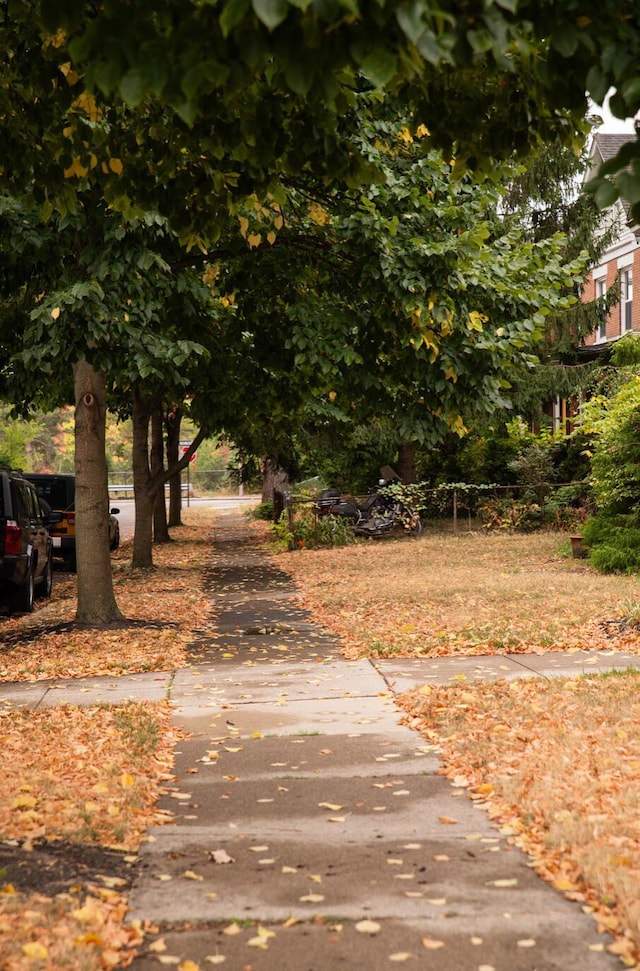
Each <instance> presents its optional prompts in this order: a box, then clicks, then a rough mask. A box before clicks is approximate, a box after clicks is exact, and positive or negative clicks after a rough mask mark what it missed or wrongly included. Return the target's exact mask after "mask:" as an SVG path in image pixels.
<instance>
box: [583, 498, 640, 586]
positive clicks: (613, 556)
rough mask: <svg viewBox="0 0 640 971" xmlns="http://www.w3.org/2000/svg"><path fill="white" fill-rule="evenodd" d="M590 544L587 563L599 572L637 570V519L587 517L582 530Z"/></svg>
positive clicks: (639, 534) (639, 559)
mask: <svg viewBox="0 0 640 971" xmlns="http://www.w3.org/2000/svg"><path fill="white" fill-rule="evenodd" d="M582 538H583V540H584V542H585V543H586V544H587V546H588V547H590V550H589V562H590V563H591V564H592V565H593V566H594V567H595V568H596V570H599V571H600V572H601V573H640V518H639V517H638V515H637V514H635V513H629V514H627V515H617V516H615V515H606V514H604V513H601V514H598V515H596V516H591V517H590V518H589V519H588V520H587V521H586V523H585V524H584V527H583V529H582Z"/></svg>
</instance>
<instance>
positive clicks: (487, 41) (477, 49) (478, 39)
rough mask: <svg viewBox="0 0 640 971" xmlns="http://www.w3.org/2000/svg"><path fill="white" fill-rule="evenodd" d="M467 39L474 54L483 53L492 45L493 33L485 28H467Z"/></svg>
mask: <svg viewBox="0 0 640 971" xmlns="http://www.w3.org/2000/svg"><path fill="white" fill-rule="evenodd" d="M467 40H468V41H469V44H470V46H471V49H472V50H473V52H474V53H475V54H484V53H486V52H487V51H490V50H491V48H492V47H493V35H492V33H491V31H489V30H487V29H486V28H481V29H480V30H468V31H467Z"/></svg>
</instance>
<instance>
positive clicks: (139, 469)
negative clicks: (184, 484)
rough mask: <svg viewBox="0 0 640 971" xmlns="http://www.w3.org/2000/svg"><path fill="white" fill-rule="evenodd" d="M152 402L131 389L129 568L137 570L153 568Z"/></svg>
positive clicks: (137, 390) (135, 389)
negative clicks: (132, 515) (132, 511)
mask: <svg viewBox="0 0 640 971" xmlns="http://www.w3.org/2000/svg"><path fill="white" fill-rule="evenodd" d="M151 411H152V408H151V401H150V399H149V398H148V397H146V396H145V395H144V394H143V392H142V391H141V390H140V388H138V387H135V388H134V389H133V413H132V425H133V449H132V466H133V495H134V499H135V504H136V513H135V531H134V534H133V558H132V561H131V565H132V566H133V567H135V568H137V569H150V568H151V567H152V566H153V550H152V535H153V494H152V490H151V470H150V468H149V420H150V418H151Z"/></svg>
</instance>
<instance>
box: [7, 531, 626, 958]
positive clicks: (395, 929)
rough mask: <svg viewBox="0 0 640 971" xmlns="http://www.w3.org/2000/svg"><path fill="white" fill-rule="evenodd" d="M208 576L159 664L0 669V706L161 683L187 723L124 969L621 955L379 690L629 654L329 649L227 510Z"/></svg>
mask: <svg viewBox="0 0 640 971" xmlns="http://www.w3.org/2000/svg"><path fill="white" fill-rule="evenodd" d="M207 583H208V584H209V587H210V589H211V595H212V605H213V610H214V616H215V620H213V621H211V622H210V625H209V629H206V630H203V632H202V636H201V638H200V639H199V641H198V642H197V643H195V644H194V645H193V646H192V651H191V663H190V665H189V667H187V668H185V669H182V670H180V671H178V672H175V673H174V674H173V675H171V674H166V675H163V674H159V675H158V674H150V675H136V676H131V677H127V678H92V679H87V680H86V681H82V682H80V681H69V682H61V683H55V684H28V685H5V686H0V704H2V703H4V704H10V705H13V706H22V705H26V706H28V707H43V706H49V705H53V704H60V703H62V702H71V703H73V704H90V703H94V702H95V701H98V700H99V701H107V702H114V703H115V702H117V701H120V700H122V699H124V698H140V697H145V698H163V697H167V696H168V697H170V698H171V700H172V701H173V703H174V704H175V706H176V721H177V722H178V723H179V724H180V725H182V726H183V727H184V728H185V729H186V730H187V731H188V732H189V733H190V734H189V737H188V738H186V739H185V740H184V741H183V742H182V743H181V744H180V746H179V751H178V752H177V755H176V767H175V781H174V782H173V783H172V784H171V785H170V787H169V790H168V791H167V794H166V796H165V797H164V798H163V801H162V808H164V809H168V810H171V811H172V812H173V814H174V820H173V822H172V824H171V825H168V826H163V827H157V828H154V829H153V830H152V831H150V832H149V834H148V842H146V843H145V844H144V846H143V849H142V851H141V857H142V867H141V870H140V873H139V876H138V879H137V881H136V884H135V885H134V888H133V890H132V893H131V895H130V917H131V918H139V919H144V920H151V921H154V922H156V923H157V924H158V926H159V931H158V935H157V937H160V938H162V939H163V941H164V945H165V946H166V950H163V951H155V950H153V946H154V938H153V937H150V938H149V939H148V943H149V944H150V945H151V947H150V948H149V949H148V950H147V951H146V952H145V953H144V954H143V955H142V956H141V957H139V958H138V959H136V961H135V962H134V964H133V966H132V967H133V969H134V971H157V969H158V968H160V967H162V966H163V965H167V964H172V963H173V965H174V966H176V967H180V964H181V963H184V965H185V968H189V969H190V971H193V965H195V966H196V967H197V968H200V969H201V971H204V968H206V967H209V966H211V965H216V964H221V965H222V964H224V967H226V968H229V969H230V971H231V969H233V971H241V969H242V971H270V969H275V968H279V969H285V971H333V969H335V968H344V969H354V971H355V969H358V971H359V969H363V971H364V969H367V971H369V969H373V971H376V969H379V968H380V969H382V968H388V967H391V966H395V965H396V964H400V963H401V964H404V965H406V966H408V967H416V968H424V969H429V971H478V969H481V971H491V969H494V971H534V969H535V971H555V969H558V971H560V969H562V971H574V969H575V971H607V969H611V971H613V969H616V968H619V967H620V964H619V963H618V962H617V960H616V959H615V958H614V957H612V956H611V955H609V954H607V953H606V952H604V951H603V950H598V948H601V947H603V946H606V944H607V943H609V939H608V938H607V937H604V936H602V935H598V934H597V932H596V927H595V923H594V922H593V921H592V920H591V919H590V918H589V917H588V916H587V915H585V914H584V913H583V912H582V911H581V908H580V906H579V905H577V904H574V903H571V902H569V901H567V900H565V899H564V898H563V897H562V896H561V895H560V894H558V893H557V892H555V891H554V890H553V889H552V888H551V887H550V886H549V885H548V884H546V883H544V882H543V881H541V880H539V879H538V878H537V877H536V875H535V873H534V872H533V871H532V869H531V868H530V866H529V863H528V860H527V858H526V857H525V856H524V855H523V854H522V853H521V852H520V851H518V850H517V849H515V848H514V847H512V846H510V845H509V843H508V841H507V837H506V836H505V835H502V834H501V833H500V832H499V831H498V830H497V829H496V828H494V827H493V826H492V825H491V823H490V822H489V820H488V819H487V817H486V816H485V814H484V813H483V812H482V811H481V810H480V809H478V808H477V807H476V806H474V805H473V804H472V803H471V801H470V800H469V799H468V798H467V797H466V793H465V790H464V789H460V788H456V787H454V786H452V785H451V783H449V782H448V781H447V780H446V779H444V778H443V777H442V776H439V775H438V774H437V769H438V760H437V757H436V755H435V754H434V752H433V751H432V749H431V748H430V746H428V745H427V744H425V741H424V739H423V738H422V737H421V736H420V735H418V734H417V733H415V732H413V731H411V730H409V729H408V728H406V727H403V726H402V725H400V724H399V718H400V713H399V711H398V710H397V709H396V707H395V705H394V702H393V693H394V692H396V691H405V690H407V689H408V688H410V687H414V686H417V685H421V684H424V683H425V682H426V681H429V682H430V683H445V682H448V681H450V680H451V679H452V678H455V677H458V676H459V675H461V674H465V675H466V677H467V678H468V679H469V680H471V679H476V678H481V679H494V678H499V677H533V676H542V677H549V676H553V675H566V674H579V673H583V672H585V671H594V670H610V669H612V668H618V669H624V668H626V667H629V666H634V667H638V666H640V665H639V660H640V659H638V658H637V657H635V656H633V655H623V654H619V653H616V652H611V653H610V654H603V653H595V652H593V653H590V652H584V653H581V654H571V655H557V654H552V655H545V656H538V655H536V656H530V655H526V656H524V655H508V656H503V655H500V656H496V657H485V658H477V657H476V658H468V659H463V658H455V659H424V660H404V661H402V660H401V661H396V660H388V661H387V660H376V661H375V662H369V661H346V660H345V659H344V658H342V657H341V655H340V654H339V651H338V644H337V643H336V641H335V639H334V638H332V637H330V636H329V635H327V634H326V633H325V632H324V631H322V630H320V629H318V628H317V627H316V626H315V625H313V624H312V623H311V622H310V620H309V617H308V616H307V615H306V614H305V613H304V612H303V611H302V610H300V609H299V608H298V607H297V606H296V600H295V590H294V588H293V585H292V582H291V580H290V578H289V577H288V576H287V575H286V574H284V573H282V572H280V571H278V570H276V569H275V568H274V567H273V565H272V564H271V563H270V562H269V561H268V559H267V558H266V557H265V554H264V550H263V548H261V547H260V546H259V545H258V544H256V543H255V542H254V541H253V539H252V535H251V532H250V530H249V529H248V528H247V527H246V526H245V525H244V524H243V522H242V519H241V518H240V517H239V516H237V515H232V514H229V515H227V516H224V517H220V518H219V519H218V520H217V521H216V529H215V543H214V547H213V551H212V556H211V561H210V564H209V567H208V570H207ZM189 961H191V962H193V965H190V964H188V963H186V962H189Z"/></svg>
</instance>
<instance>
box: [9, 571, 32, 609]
mask: <svg viewBox="0 0 640 971" xmlns="http://www.w3.org/2000/svg"><path fill="white" fill-rule="evenodd" d="M33 599H34V583H33V573H32V571H31V570H29V574H28V576H27V579H26V580H25V581H24V583H21V584H20V586H19V587H14V589H13V595H12V598H11V608H12V610H14V611H15V612H16V613H20V614H30V613H31V611H32V610H33Z"/></svg>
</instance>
